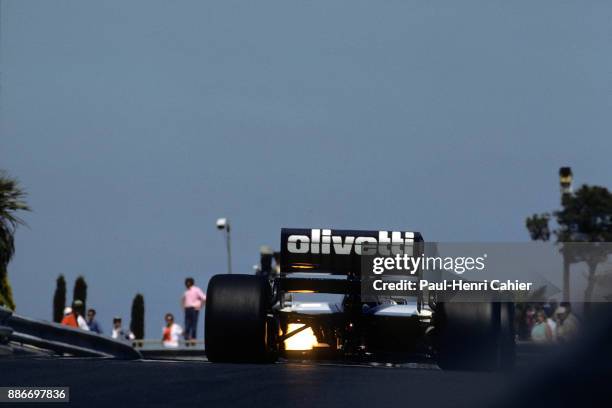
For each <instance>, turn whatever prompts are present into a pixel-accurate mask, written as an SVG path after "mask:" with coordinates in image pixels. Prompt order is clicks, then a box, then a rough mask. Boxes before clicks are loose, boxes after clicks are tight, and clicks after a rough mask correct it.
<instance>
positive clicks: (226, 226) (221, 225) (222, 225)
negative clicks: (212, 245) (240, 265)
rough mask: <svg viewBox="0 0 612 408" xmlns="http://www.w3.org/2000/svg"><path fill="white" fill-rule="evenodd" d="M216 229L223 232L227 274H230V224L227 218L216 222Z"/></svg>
mask: <svg viewBox="0 0 612 408" xmlns="http://www.w3.org/2000/svg"><path fill="white" fill-rule="evenodd" d="M217 229H218V230H225V240H226V244H227V273H229V274H231V273H232V246H231V241H230V223H229V220H228V219H227V218H219V219H218V220H217Z"/></svg>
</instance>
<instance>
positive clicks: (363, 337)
mask: <svg viewBox="0 0 612 408" xmlns="http://www.w3.org/2000/svg"><path fill="white" fill-rule="evenodd" d="M422 242H423V239H422V237H421V234H419V233H416V232H395V231H394V232H389V231H352V230H330V229H282V231H281V252H280V260H279V266H280V270H279V271H277V272H276V273H267V274H255V275H215V276H214V277H213V278H212V279H211V280H210V282H209V284H208V291H207V303H206V315H205V342H206V355H207V357H208V359H209V360H210V361H212V362H274V361H276V360H277V359H278V358H279V357H287V356H290V355H291V351H292V350H300V349H302V350H310V351H309V353H310V355H314V354H316V353H317V352H322V353H324V354H325V355H326V356H328V357H330V358H338V359H350V360H363V359H371V360H373V361H380V360H381V359H383V360H384V359H387V358H389V357H388V356H390V355H393V354H398V355H407V354H414V355H419V356H425V357H427V358H432V359H435V361H436V362H437V364H438V365H439V366H440V367H441V368H444V369H483V370H498V369H506V368H510V367H511V366H512V365H513V364H514V355H515V350H514V330H513V315H514V307H513V304H511V303H508V302H499V301H481V302H476V301H463V302H462V301H452V302H451V301H439V300H438V301H436V299H435V296H430V294H428V295H427V296H426V295H425V294H424V293H423V292H422V291H416V292H414V293H410V294H409V295H406V296H365V295H364V294H363V291H362V277H363V275H362V273H361V271H362V269H363V266H362V258H363V257H364V256H365V255H366V252H367V253H369V254H371V253H372V249H373V251H374V253H377V252H378V253H387V254H388V253H389V247H390V246H392V245H399V246H400V247H401V248H403V249H402V250H405V251H407V248H408V247H410V248H411V249H410V250H411V251H412V250H413V248H414V247H413V245H415V244H419V243H422ZM414 278H415V279H419V275H418V274H416V276H414ZM295 293H327V294H332V295H336V296H335V297H337V298H338V297H340V298H341V300H340V301H338V302H336V303H330V302H294V301H292V296H293V294H295ZM338 295H340V296H338ZM459 295H460V294H458V296H459ZM319 296H320V295H319ZM297 339H300V341H298V342H297V343H298V345H297V348H296V345H295V344H292V343H296V341H295V340H297ZM304 343H306V344H305V345H304ZM300 345H301V346H302V348H300Z"/></svg>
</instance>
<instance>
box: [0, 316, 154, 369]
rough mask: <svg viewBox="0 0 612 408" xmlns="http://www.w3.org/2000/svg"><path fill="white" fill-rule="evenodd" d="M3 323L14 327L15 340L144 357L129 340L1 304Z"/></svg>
mask: <svg viewBox="0 0 612 408" xmlns="http://www.w3.org/2000/svg"><path fill="white" fill-rule="evenodd" d="M2 320H4V323H3V322H2ZM0 325H5V326H8V327H10V328H11V329H12V330H13V333H12V334H11V335H10V336H9V338H10V339H11V340H13V341H17V342H24V343H29V344H32V345H34V346H37V347H41V348H48V349H50V350H55V351H58V352H66V353H70V354H74V355H79V356H100V357H113V358H119V359H126V360H135V359H139V358H142V356H141V355H140V353H139V352H138V351H137V350H135V349H134V348H133V347H132V346H131V345H130V344H126V343H122V342H120V341H117V340H114V339H111V338H110V337H105V336H102V335H99V334H97V333H92V332H88V331H85V330H80V329H74V328H72V327H67V326H63V325H61V324H57V323H51V322H45V321H40V320H35V319H29V318H27V317H21V316H16V315H11V312H10V310H8V309H6V308H3V307H1V306H0Z"/></svg>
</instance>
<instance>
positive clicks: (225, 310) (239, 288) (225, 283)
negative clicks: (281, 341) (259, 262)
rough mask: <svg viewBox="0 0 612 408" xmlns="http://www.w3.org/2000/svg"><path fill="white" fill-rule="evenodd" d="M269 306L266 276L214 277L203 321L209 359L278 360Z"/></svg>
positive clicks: (269, 291) (207, 295) (269, 297)
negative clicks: (264, 277) (273, 342)
mask: <svg viewBox="0 0 612 408" xmlns="http://www.w3.org/2000/svg"><path fill="white" fill-rule="evenodd" d="M270 306H271V290H270V285H269V283H268V281H267V280H266V279H263V278H262V277H260V276H253V275H215V276H213V277H212V279H211V280H210V282H209V283H208V289H207V294H206V313H205V321H204V324H205V343H206V356H207V358H208V360H209V361H213V362H258V363H263V362H271V361H273V360H275V359H276V355H275V353H274V348H275V347H274V345H273V344H271V342H272V341H273V339H274V336H273V333H271V331H272V330H274V329H273V328H274V327H275V326H274V325H273V324H270V318H269V317H268V311H269V310H270Z"/></svg>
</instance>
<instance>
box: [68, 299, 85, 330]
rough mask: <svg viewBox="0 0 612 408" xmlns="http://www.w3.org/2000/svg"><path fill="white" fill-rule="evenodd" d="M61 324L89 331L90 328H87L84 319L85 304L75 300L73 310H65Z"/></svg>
mask: <svg viewBox="0 0 612 408" xmlns="http://www.w3.org/2000/svg"><path fill="white" fill-rule="evenodd" d="M61 323H62V324H63V325H65V326H70V327H74V328H79V329H83V330H89V326H87V322H86V321H85V319H84V318H83V302H81V301H80V300H75V301H74V302H72V307H71V308H70V307H67V308H65V309H64V318H63V319H62V322H61Z"/></svg>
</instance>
